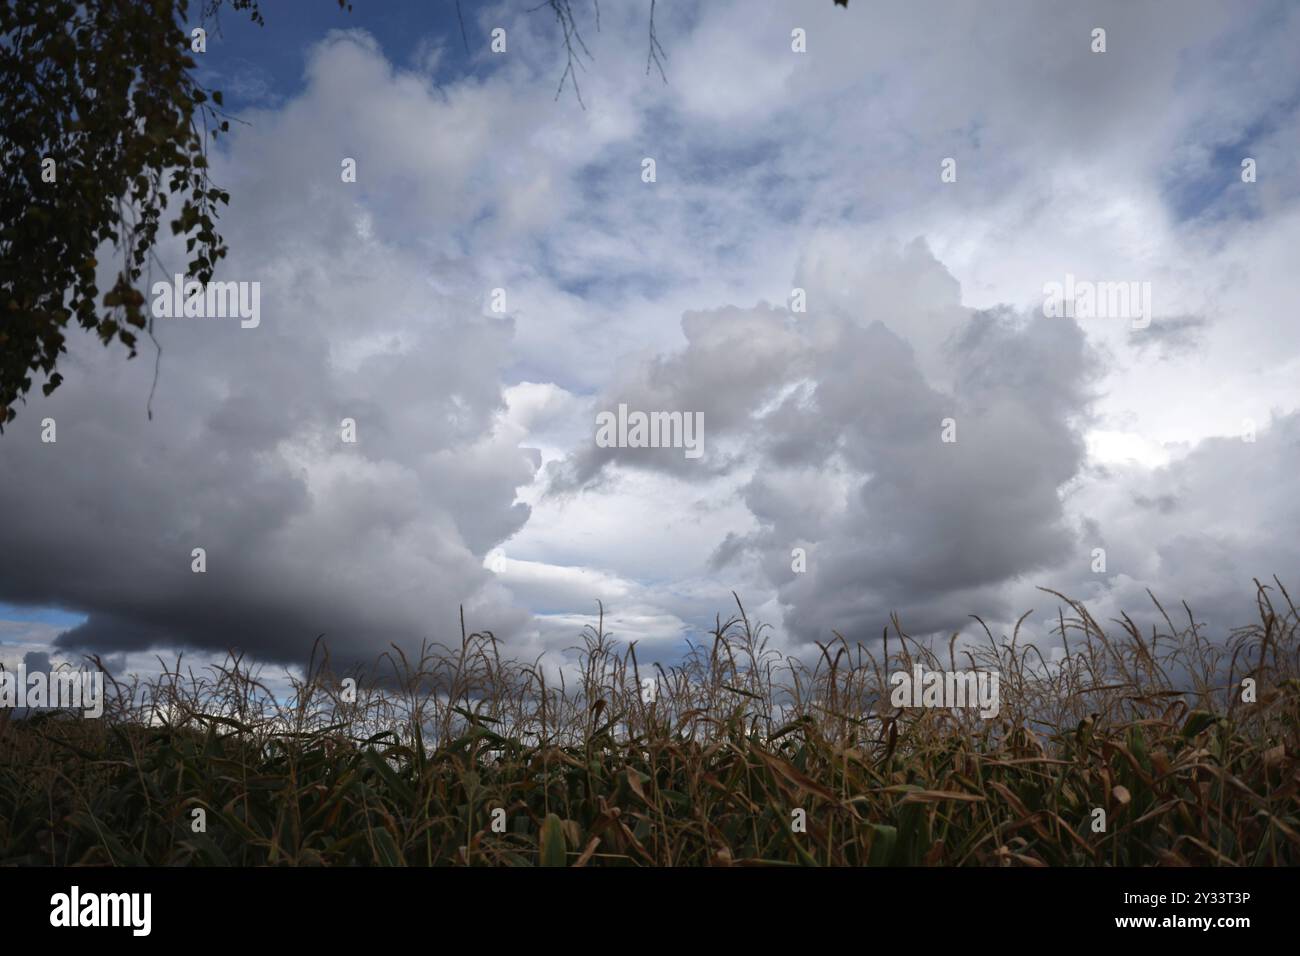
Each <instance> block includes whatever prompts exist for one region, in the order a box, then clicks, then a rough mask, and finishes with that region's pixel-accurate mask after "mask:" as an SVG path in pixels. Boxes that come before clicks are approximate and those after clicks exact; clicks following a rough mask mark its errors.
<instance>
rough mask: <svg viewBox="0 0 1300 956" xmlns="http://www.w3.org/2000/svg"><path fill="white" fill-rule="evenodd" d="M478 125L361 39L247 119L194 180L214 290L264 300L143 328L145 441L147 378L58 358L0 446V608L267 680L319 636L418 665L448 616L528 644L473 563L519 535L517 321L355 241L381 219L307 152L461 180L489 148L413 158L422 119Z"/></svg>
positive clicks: (132, 369) (522, 481) (453, 266)
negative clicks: (213, 228) (361, 153)
mask: <svg viewBox="0 0 1300 956" xmlns="http://www.w3.org/2000/svg"><path fill="white" fill-rule="evenodd" d="M467 95H469V94H467ZM480 95H481V94H480ZM471 98H473V96H472V95H471ZM453 100H455V97H454V96H453ZM361 104H383V106H382V108H380V109H370V108H368V107H367V109H365V110H363V109H361ZM481 106H482V104H478V106H475V105H473V104H471V105H470V106H468V107H462V108H461V111H460V112H457V111H456V107H455V106H452V107H450V108H448V107H446V106H444V105H443V104H442V101H441V98H438V97H436V96H432V95H430V94H429V91H427V90H424V89H422V88H420V87H417V86H416V85H415V84H414V82H413V81H412V80H411V79H409V78H408V77H406V76H404V75H396V74H393V73H392V71H391V70H390V69H389V68H388V67H387V66H386V64H385V62H384V60H383V57H382V56H381V55H379V53H378V52H377V51H376V50H375V49H374V48H373V45H372V44H369V43H367V42H364V41H363V40H361V39H359V38H357V37H340V38H335V39H333V40H331V41H330V42H328V43H326V44H325V45H324V46H323V47H321V48H320V49H319V50H318V51H317V54H316V55H315V58H314V60H313V66H312V68H311V71H310V77H309V84H308V89H307V91H306V92H305V93H304V95H303V97H301V98H299V99H297V100H295V101H293V102H292V103H291V104H289V105H288V106H286V108H285V110H284V111H283V112H281V113H269V112H268V113H261V114H259V115H257V116H256V117H255V118H254V125H253V127H252V128H251V129H250V130H249V131H248V132H246V133H244V134H241V135H240V136H237V137H236V138H235V140H234V142H233V143H232V146H231V152H230V154H229V155H228V156H224V157H221V158H220V159H219V161H218V163H217V165H216V167H215V169H214V176H215V177H216V178H217V179H218V180H219V181H226V182H229V181H231V180H236V181H237V183H238V186H237V188H233V189H232V193H234V194H235V197H236V198H235V200H234V202H233V204H232V208H231V210H230V213H229V214H228V215H227V216H226V217H225V219H224V221H223V222H224V230H225V234H226V237H227V239H228V241H229V243H230V247H231V255H230V258H229V259H228V260H226V261H225V262H224V263H223V266H222V268H221V270H220V273H219V274H218V276H217V278H218V279H225V280H232V281H256V282H260V283H261V309H262V321H261V324H260V326H259V327H257V328H255V329H241V328H240V327H239V323H238V322H236V321H228V320H220V319H159V320H157V329H156V331H157V337H158V339H159V342H160V343H161V346H162V354H161V361H160V374H159V379H158V385H157V393H156V395H155V397H154V400H153V419H152V421H150V420H149V419H148V418H147V417H146V402H147V399H148V397H149V394H150V387H151V373H152V363H151V362H150V361H149V359H148V358H144V357H142V358H141V359H138V360H136V361H134V362H130V363H124V362H123V361H122V356H121V355H120V354H119V353H115V352H108V351H105V350H103V349H102V348H100V347H99V346H98V345H96V344H92V343H88V342H83V341H79V340H77V341H73V342H71V343H70V347H71V352H70V355H69V356H68V363H69V370H68V371H69V372H70V374H68V376H67V378H68V381H67V383H66V384H65V385H64V387H63V388H61V389H59V390H58V391H57V392H55V393H54V395H53V396H51V397H50V398H48V399H45V398H36V399H33V400H32V401H31V402H30V403H29V406H28V407H27V409H25V414H24V416H23V421H24V422H26V423H27V427H18V428H15V429H14V430H13V434H12V435H10V434H6V436H5V444H6V448H5V455H4V456H3V457H2V458H0V481H3V484H4V486H5V487H6V489H8V493H7V494H6V495H5V497H4V500H3V502H0V524H2V525H3V527H4V529H5V532H4V534H5V542H6V546H5V548H4V549H2V551H0V599H2V600H6V601H10V602H14V603H25V604H41V603H49V604H56V603H57V604H60V605H63V606H70V607H74V608H77V609H79V610H80V611H83V612H84V613H86V614H87V615H88V617H87V620H86V621H85V622H84V623H82V624H80V625H79V626H76V627H73V628H72V629H71V630H69V631H67V632H66V633H64V634H63V635H62V636H61V637H59V638H58V639H57V642H56V643H57V646H58V647H59V648H60V649H65V650H73V649H77V650H81V649H85V650H94V651H101V652H102V651H109V650H112V651H119V650H125V651H139V650H142V649H145V648H150V647H174V646H190V647H197V648H203V649H210V650H223V649H225V648H228V647H239V648H242V649H244V650H246V651H248V652H249V653H250V654H251V655H253V656H254V657H257V658H260V659H264V660H275V661H287V662H300V661H301V660H303V659H304V658H305V656H306V654H307V652H308V650H309V649H310V646H311V644H312V641H313V640H314V639H315V638H316V636H317V635H319V634H322V633H323V634H325V635H326V637H327V639H328V640H329V642H330V644H331V647H332V649H333V651H334V653H335V654H336V655H338V656H339V657H342V658H345V659H346V658H348V657H355V658H359V659H368V658H370V657H372V656H373V655H374V654H376V653H378V652H380V651H382V650H384V649H385V648H386V647H387V645H388V643H389V642H390V641H395V642H398V643H399V644H402V645H403V646H407V647H409V646H412V645H418V642H419V641H420V639H422V638H426V637H428V638H434V637H438V636H440V635H444V634H445V633H446V632H447V631H448V630H450V629H452V628H454V627H455V626H457V625H456V609H457V607H458V605H460V604H462V603H463V604H465V605H466V607H467V612H468V613H475V614H478V615H479V618H480V622H481V623H482V624H483V626H489V625H490V626H492V627H494V628H496V629H497V630H499V631H500V632H501V633H503V634H509V633H511V632H513V631H515V630H517V629H519V628H520V627H521V626H522V625H523V624H524V622H525V621H526V619H527V616H526V612H525V611H524V610H522V609H520V608H518V607H517V606H516V605H515V604H514V603H513V601H512V600H511V599H510V596H509V595H508V594H507V593H505V592H504V591H503V590H502V589H501V588H500V587H499V586H498V585H496V584H495V583H494V580H493V576H492V575H491V574H490V572H488V571H487V570H486V569H484V568H483V566H482V561H483V556H484V555H485V554H486V553H487V552H488V551H489V550H490V549H491V548H492V547H493V546H495V545H496V544H497V543H499V542H500V541H501V540H503V539H504V538H506V537H508V536H509V535H510V534H512V533H513V532H514V531H516V530H517V529H518V528H519V527H520V526H522V525H523V523H524V522H525V521H526V519H527V516H528V507H527V506H526V505H523V504H521V503H516V501H515V496H516V489H517V488H518V487H520V486H523V485H527V484H528V483H529V482H530V481H531V480H532V477H533V473H534V470H535V467H536V457H535V455H534V454H533V453H531V452H529V451H527V450H525V449H522V448H520V447H519V437H520V436H519V435H518V434H517V432H514V431H511V430H510V429H509V428H508V427H507V425H506V423H505V421H504V414H505V411H506V404H505V397H504V391H503V382H502V374H503V369H504V368H505V366H506V365H507V364H508V363H509V361H510V356H509V348H510V344H511V340H512V336H513V333H514V327H513V321H512V320H511V319H510V318H509V317H508V316H497V315H492V314H489V313H485V311H484V309H483V301H484V299H483V293H484V285H481V284H479V283H478V282H476V277H475V276H474V275H473V273H472V270H469V269H467V268H466V267H465V266H464V264H461V263H449V262H447V261H445V260H441V259H438V258H436V257H435V258H433V259H431V258H430V257H429V256H427V255H426V254H424V253H423V252H422V250H421V248H420V245H419V242H418V238H419V233H418V232H412V233H410V234H409V235H407V236H406V237H402V236H397V235H393V234H389V232H388V230H386V229H383V228H379V227H378V226H375V225H374V223H376V222H380V221H382V219H381V217H378V216H377V213H376V206H377V205H378V206H382V205H383V204H384V202H386V201H387V200H386V199H376V198H375V195H376V194H375V193H374V192H370V191H367V189H366V188H365V187H362V188H354V187H353V186H351V185H350V184H345V183H343V182H341V180H340V176H339V157H340V156H341V155H345V153H344V151H343V147H342V146H341V145H336V144H334V143H327V142H325V141H324V140H322V137H333V138H336V139H337V141H338V143H339V144H342V143H351V144H354V145H362V144H367V145H368V148H370V149H373V150H374V153H373V157H374V159H373V165H372V167H371V168H370V170H366V167H365V165H364V160H363V165H362V177H363V180H364V179H365V178H366V177H375V176H377V175H380V174H381V171H382V172H383V173H388V174H394V175H395V174H396V172H395V171H394V170H391V169H390V170H383V166H382V164H383V160H382V157H383V156H385V155H392V156H402V157H407V159H406V160H405V161H406V162H408V163H409V164H411V165H410V167H409V168H410V170H411V171H412V172H414V171H415V170H416V168H417V167H416V165H415V164H416V163H417V162H418V161H419V160H418V159H417V157H420V156H423V162H425V163H426V167H425V169H424V173H425V174H426V178H429V179H436V178H438V177H440V176H445V175H464V174H466V171H467V170H469V169H471V168H472V166H473V164H474V163H475V162H477V161H478V160H479V159H480V158H481V155H482V153H484V152H485V151H487V150H488V149H490V144H487V143H482V144H480V145H479V146H478V147H477V151H478V154H479V155H478V156H476V155H475V148H474V144H473V143H465V142H461V143H459V144H457V143H456V141H455V140H454V139H444V140H441V141H440V142H442V143H448V144H450V146H452V147H455V148H458V149H459V150H460V151H459V153H458V154H457V156H456V157H455V158H449V157H448V149H442V150H438V149H430V150H429V151H428V152H426V153H423V154H421V152H420V151H419V150H413V149H412V148H411V146H412V143H411V142H410V139H411V138H412V137H419V136H421V135H423V134H422V132H421V130H422V127H423V124H422V123H421V122H420V120H421V119H427V117H421V116H420V115H419V113H420V111H421V110H425V111H428V112H430V113H432V114H436V115H437V116H438V117H439V118H441V119H442V120H443V121H444V122H451V123H452V124H453V125H454V124H455V121H456V117H458V116H459V117H462V118H463V119H464V121H465V122H467V123H470V124H472V123H474V122H478V120H476V119H472V117H474V116H476V115H477V109H478V108H479V107H481ZM489 111H490V110H489ZM407 124H410V125H407ZM399 144H400V148H399ZM431 145H433V144H431ZM312 164H315V165H316V166H317V167H319V171H318V172H317V173H314V174H313V173H306V174H304V172H303V170H304V169H305V168H308V167H310V166H312ZM372 181H373V180H372ZM452 192H453V193H456V192H457V191H456V190H453V191H452ZM379 195H392V194H383V193H380V194H379ZM441 195H443V194H442V193H441V191H439V192H438V193H437V196H435V194H434V192H432V191H431V192H430V193H428V194H427V196H425V197H424V199H425V201H426V203H427V206H428V208H437V206H438V204H439V202H440V201H441V200H440V199H439V198H438V197H439V196H441ZM454 212H455V208H454V206H453V205H452V204H447V205H446V206H445V207H444V209H443V214H444V215H453V214H454ZM436 228H437V229H441V228H442V227H441V226H438V227H436ZM160 257H161V258H162V260H163V262H165V263H170V262H181V261H183V255H182V254H181V251H180V250H178V249H176V248H171V247H164V248H163V249H162V250H160ZM155 278H158V276H155ZM47 416H48V417H50V418H53V419H55V420H56V421H57V427H58V432H57V442H55V443H53V444H43V443H42V442H41V440H40V428H39V423H40V421H41V419H42V418H44V417H47ZM345 418H351V419H353V420H355V422H356V432H357V440H356V442H355V444H348V443H345V442H344V441H343V440H342V435H343V430H342V427H341V426H342V422H343V420H344V419H345ZM195 548H203V549H204V550H205V551H206V571H205V573H194V572H193V571H192V568H191V564H192V558H191V553H192V550H193V549H195Z"/></svg>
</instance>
